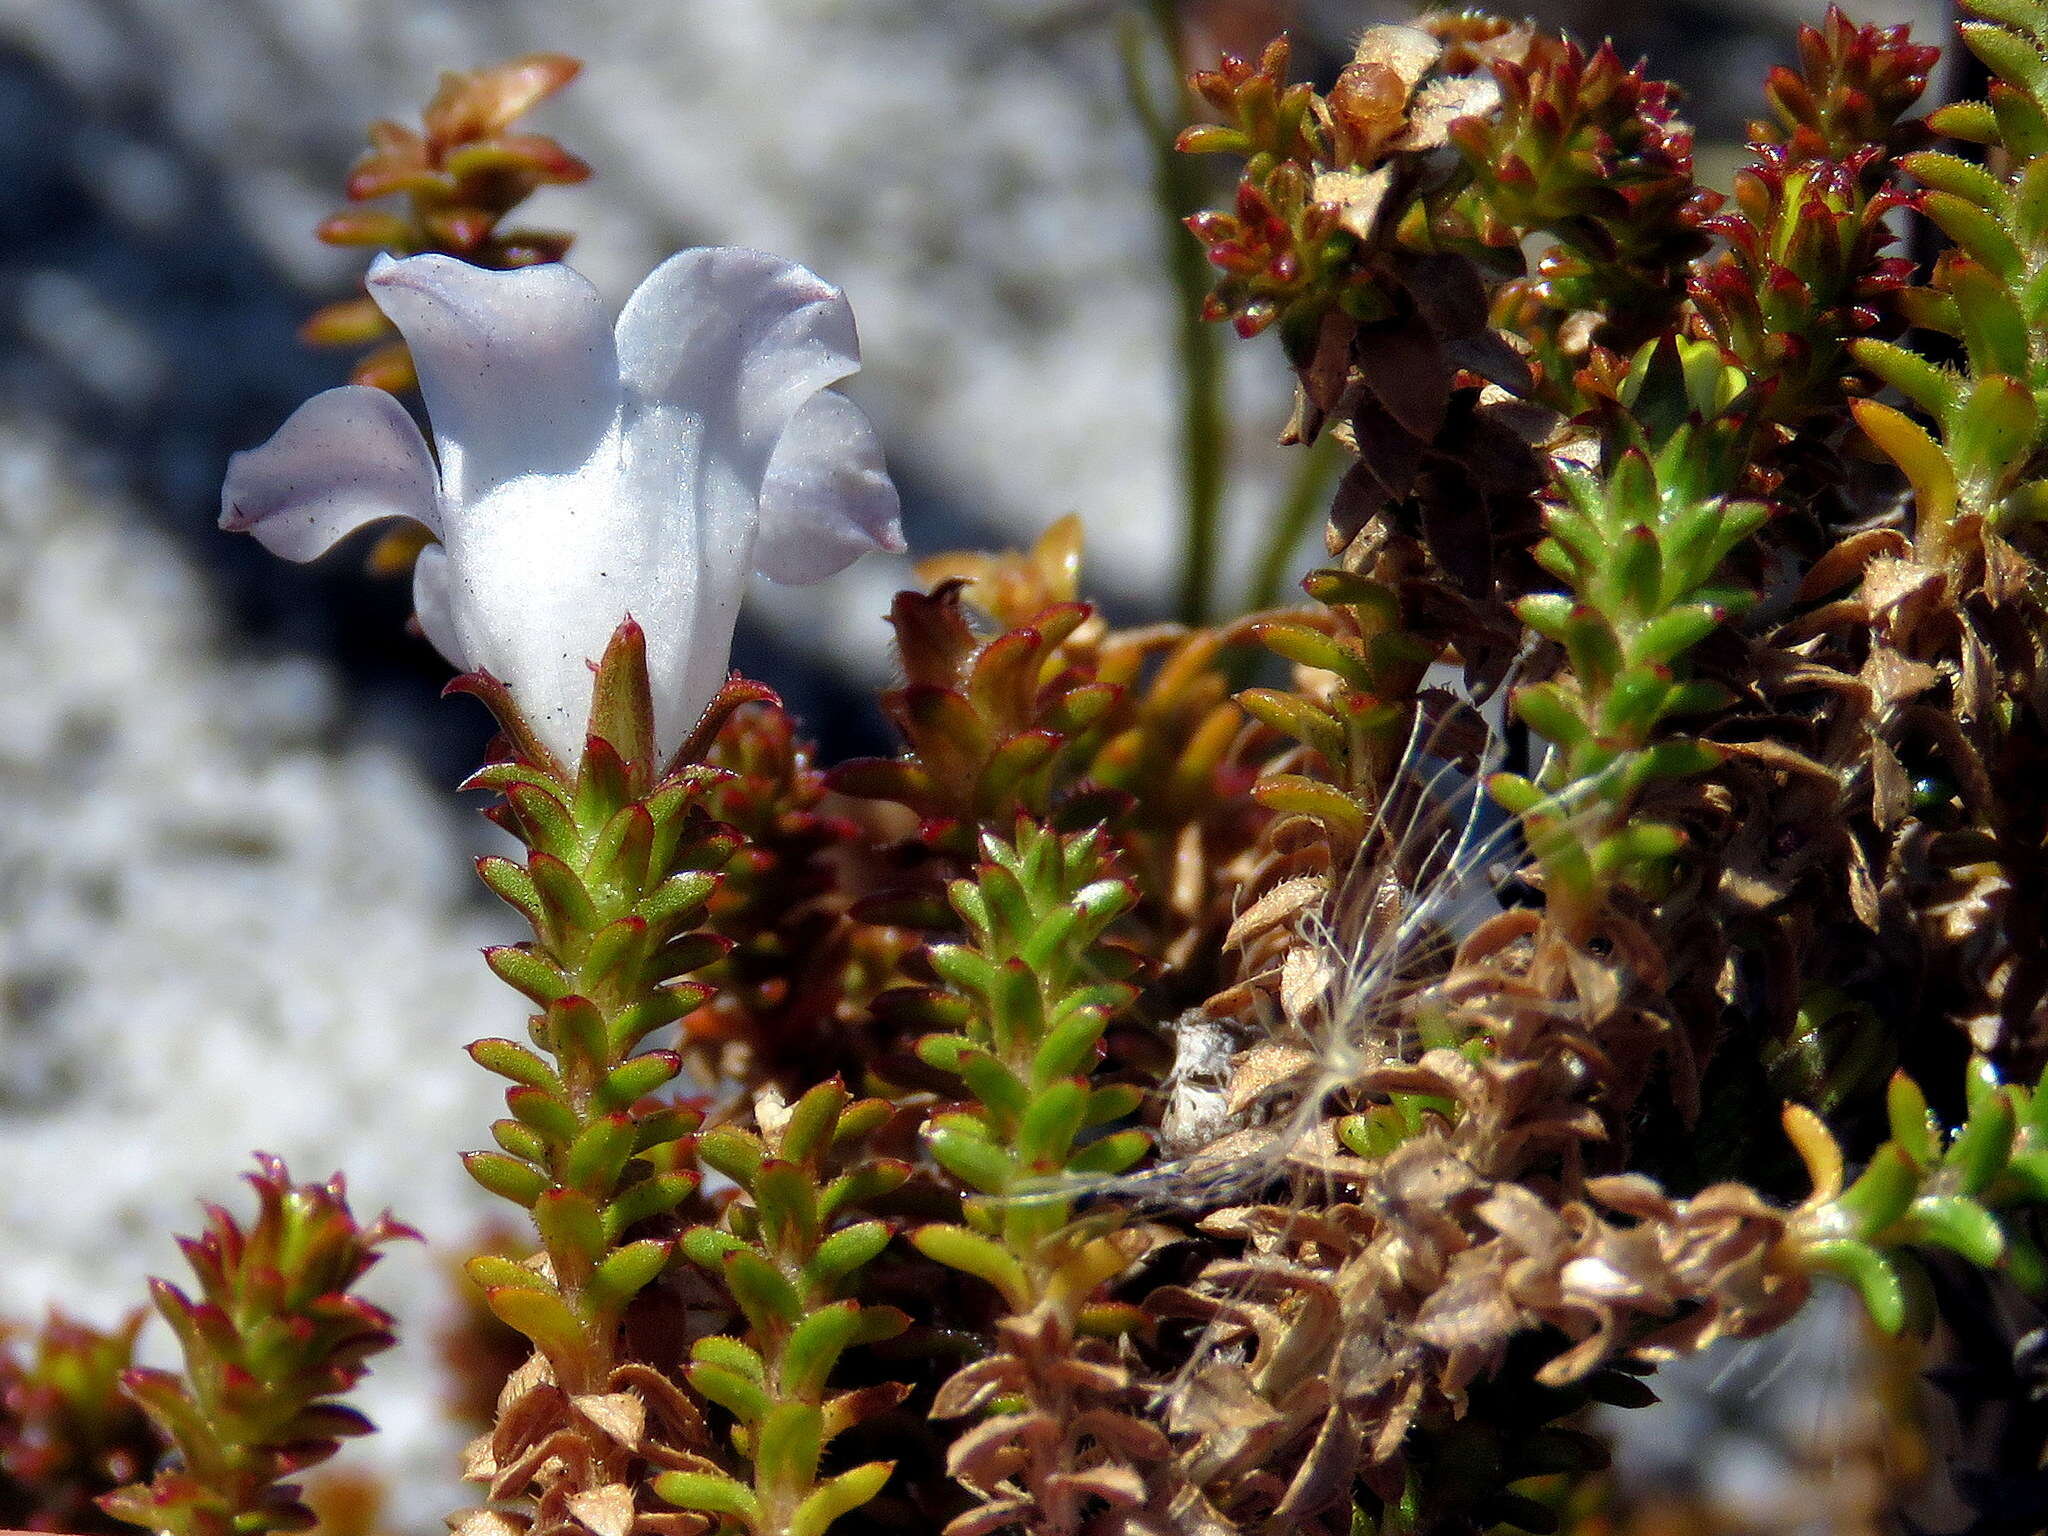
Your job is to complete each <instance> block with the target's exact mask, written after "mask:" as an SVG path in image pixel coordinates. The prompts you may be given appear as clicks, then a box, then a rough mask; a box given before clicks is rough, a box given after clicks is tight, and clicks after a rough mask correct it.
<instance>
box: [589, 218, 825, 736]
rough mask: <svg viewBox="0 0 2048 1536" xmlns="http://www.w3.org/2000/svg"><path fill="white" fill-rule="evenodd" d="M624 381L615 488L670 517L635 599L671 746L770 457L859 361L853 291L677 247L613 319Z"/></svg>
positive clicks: (728, 610) (747, 536)
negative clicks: (849, 297) (662, 489)
mask: <svg viewBox="0 0 2048 1536" xmlns="http://www.w3.org/2000/svg"><path fill="white" fill-rule="evenodd" d="M617 339H618V356H619V369H620V373H621V375H622V377H623V379H624V381H625V392H626V401H625V415H624V424H625V425H624V432H623V435H622V440H621V441H622V464H621V468H622V484H623V485H624V486H628V487H631V489H629V490H627V491H626V492H625V494H626V495H628V496H629V497H631V498H633V499H635V500H638V501H639V502H641V503H642V504H643V505H645V506H647V507H648V508H650V509H653V508H658V507H660V506H662V505H663V504H664V502H663V499H662V498H661V497H660V496H658V495H657V494H656V487H659V486H667V487H669V488H670V490H669V495H668V497H667V500H666V505H667V507H668V508H669V509H670V510H669V512H668V514H667V524H666V526H663V527H661V528H659V529H658V530H656V529H650V530H649V531H648V533H647V535H646V537H647V540H648V542H649V544H650V545H651V546H652V548H653V550H654V551H656V553H655V554H654V556H653V558H652V562H651V563H650V564H649V565H647V566H643V567H642V568H641V569H640V575H639V578H638V579H639V585H640V586H641V588H642V591H641V593H640V594H639V595H636V596H634V597H633V598H632V599H631V601H630V605H629V606H630V607H631V609H632V612H633V615H634V617H635V618H637V619H638V620H639V621H640V623H641V625H642V627H643V628H644V629H645V630H646V633H647V652H648V655H647V659H648V673H649V676H650V678H651V680H652V682H653V684H654V709H655V721H656V730H657V737H658V739H659V740H660V741H661V743H662V744H663V746H664V749H667V748H672V747H673V746H674V745H675V744H676V743H677V742H679V741H681V740H682V738H683V737H684V736H685V735H686V734H688V732H689V730H690V729H691V727H692V726H693V725H695V723H696V720H697V717H698V715H699V714H700V713H701V712H702V710H703V708H704V706H705V704H707V703H708V702H709V701H710V698H711V696H712V695H713V694H714V693H715V692H716V691H717V689H718V686H719V684H720V682H721V681H722V680H723V679H724V676H725V670H726V657H727V652H728V651H729V649H730V648H731V644H732V632H733V624H734V622H735V620H736V619H737V617H738V614H739V604H740V594H741V591H742V589H743V588H744V586H745V584H746V578H747V573H748V572H749V571H750V570H751V569H752V568H753V565H754V543H755V536H756V533H757V531H758V529H759V524H760V517H761V497H762V487H763V483H764V481H765V480H766V479H767V477H768V472H769V465H770V463H771V461H772V460H773V458H774V455H775V452H776V448H777V445H778V444H779V443H780V442H781V441H782V438H783V434H784V431H785V429H786V428H787V427H788V426H789V424H790V422H791V420H792V419H793V418H795V417H796V415H797V413H798V412H799V411H801V410H802V409H803V408H804V407H805V405H807V404H808V403H809V402H810V400H811V399H812V398H813V397H814V396H815V395H816V394H817V393H818V391H820V390H821V389H824V388H826V387H827V386H829V385H831V384H833V383H835V382H837V381H838V380H840V379H843V378H845V377H846V376H847V375H848V374H850V373H853V372H854V371H855V370H857V369H858V368H859V366H860V342H859V338H858V336H857V334H856V332H855V330H854V323H853V311H852V309H851V307H849V306H848V304H847V302H846V297H845V295H844V294H842V293H841V292H840V291H839V290H838V289H837V288H835V287H833V286H832V285H831V284H830V283H827V282H825V281H824V280H823V279H822V278H820V277H818V276H817V275H816V274H814V273H812V272H810V271H808V270H806V269H805V268H803V267H801V266H798V265H797V264H796V263H794V262H791V261H785V260H783V259H782V258H781V257H779V256H770V255H767V254H765V253H764V252H761V251H750V250H743V249H739V248H737V247H730V246H726V247H710V248H706V249H701V250H692V251H684V252H682V253H681V254H679V255H676V256H672V257H670V258H669V259H668V260H667V261H665V262H663V263H662V264H661V265H660V266H659V267H657V268H655V269H654V271H653V272H652V273H651V274H650V275H649V276H648V278H647V281H646V282H644V283H642V284H641V285H640V287H639V289H638V290H637V291H635V293H634V294H633V296H632V298H630V299H628V300H627V301H626V308H625V311H624V312H623V313H622V314H621V315H620V316H619V324H618V332H617Z"/></svg>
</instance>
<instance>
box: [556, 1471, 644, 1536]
mask: <svg viewBox="0 0 2048 1536" xmlns="http://www.w3.org/2000/svg"><path fill="white" fill-rule="evenodd" d="M569 1512H570V1513H571V1514H573V1515H574V1516H575V1517H576V1518H577V1519H578V1520H581V1521H582V1522H583V1523H584V1524H585V1525H586V1526H588V1527H589V1528H590V1529H591V1531H592V1532H593V1533H594V1536H629V1533H630V1532H631V1531H632V1529H633V1491H632V1490H631V1489H630V1488H628V1487H627V1486H626V1485H625V1484H624V1483H607V1484H605V1485H604V1486H603V1487H602V1488H592V1489H590V1490H589V1491H588V1492H585V1493H575V1494H571V1495H570V1496H569Z"/></svg>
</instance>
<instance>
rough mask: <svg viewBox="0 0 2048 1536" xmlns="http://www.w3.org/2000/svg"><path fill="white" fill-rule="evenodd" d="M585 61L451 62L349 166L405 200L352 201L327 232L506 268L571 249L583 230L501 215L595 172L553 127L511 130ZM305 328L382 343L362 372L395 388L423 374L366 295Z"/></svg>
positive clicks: (358, 196)
mask: <svg viewBox="0 0 2048 1536" xmlns="http://www.w3.org/2000/svg"><path fill="white" fill-rule="evenodd" d="M581 68H582V65H581V64H579V63H578V62H577V61H576V60H575V59H572V58H569V57H568V56H566V55H564V54H559V53H529V54H524V55H522V56H521V57H519V58H516V59H508V60H507V61H506V62H504V63H502V64H495V65H492V66H490V67H489V68H486V69H475V70H465V71H455V70H450V71H448V72H447V73H445V74H443V75H442V76H441V85H440V88H439V89H438V90H437V91H436V92H435V93H434V97H433V100H431V101H430V102H428V103H427V106H426V109H425V111H424V112H422V113H421V127H420V129H418V130H415V129H412V128H408V127H406V126H405V125H404V124H402V123H395V122H390V121H388V120H387V121H380V122H376V123H372V124H371V125H370V148H369V149H368V151H367V152H365V153H364V155H363V156H362V158H361V159H359V160H357V161H356V163H355V165H354V166H353V167H351V168H350V170H349V174H348V181H347V183H346V190H347V194H348V199H349V201H350V202H351V203H366V202H372V201H375V200H376V199H378V198H383V197H395V196H403V197H404V198H405V199H406V204H407V205H406V207H405V208H404V209H403V210H390V209H380V210H373V209H363V208H346V209H343V210H342V211H341V212H339V213H335V214H332V215H330V216H329V217H328V218H327V219H325V220H324V221H322V223H321V225H320V228H319V236H320V238H321V239H322V240H324V241H326V242H327V243H328V244H329V245H361V246H375V247H380V248H382V249H384V250H389V251H395V252H398V253H399V254H401V255H417V254H419V253H421V252H423V251H439V252H441V253H443V254H445V255H449V256H456V257H460V258H461V259H462V260H464V261H467V262H470V263H472V264H473V265H475V266H480V267H490V268H493V269H496V270H504V269H508V268H512V267H526V266H533V265H535V264H536V263H539V262H546V261H560V260H561V259H562V257H563V256H564V255H565V254H566V253H567V252H568V249H569V246H570V243H571V242H572V241H573V239H574V238H575V237H574V236H572V235H570V234H567V233H565V232H563V231H559V230H538V229H504V228H502V227H501V225H502V222H503V220H504V219H505V217H506V216H507V215H508V214H509V213H511V212H512V210H513V209H515V208H517V207H518V206H519V205H520V204H521V203H523V202H525V201H526V199H527V198H529V197H531V196H532V195H533V194H534V193H535V192H536V191H538V190H539V189H540V188H541V187H546V186H566V185H572V184H574V183H576V182H580V181H585V180H587V179H588V178H589V176H590V167H589V166H588V165H586V164H585V163H584V162H583V161H582V160H579V159H578V158H577V157H576V156H574V155H572V154H570V153H569V152H568V151H567V150H566V149H564V148H563V147H562V146H561V145H560V144H559V143H557V142H556V141H555V140H553V139H551V138H549V137H547V136H546V135H544V134H536V133H512V132H509V131H508V130H509V129H510V128H511V125H512V124H513V122H514V121H515V120H517V119H518V118H520V117H522V116H523V115H525V114H526V113H527V112H530V111H531V110H532V109H533V108H534V107H536V106H538V105H539V104H540V103H541V102H542V101H544V100H546V99H547V98H548V97H549V96H552V95H553V94H554V93H555V92H557V91H559V90H561V89H562V87H563V86H565V85H567V84H568V83H569V82H570V81H571V80H573V79H575V78H576V75H577V72H578V71H579V70H580V69H581ZM301 334H302V336H303V337H304V339H305V340H306V341H308V342H310V343H312V344H313V345H316V346H363V345H372V344H377V343H382V344H381V345H378V346H377V349H376V350H375V351H373V352H371V353H370V354H369V355H368V356H367V357H365V358H364V359H363V360H362V361H361V362H360V363H359V364H358V365H357V367H356V371H355V382H356V383H358V384H374V385H377V386H379V387H380V388H384V389H389V390H393V391H398V390H404V389H409V388H411V387H412V385H413V383H414V376H413V371H412V362H411V359H410V358H409V357H408V356H407V354H406V350H405V345H404V343H403V342H395V341H388V340H386V338H388V337H389V336H391V334H392V326H391V324H390V322H388V321H387V320H386V319H385V318H384V316H383V314H382V312H381V311H379V310H378V308H377V306H376V305H375V304H373V303H371V302H370V299H369V298H368V296H367V295H364V296H359V297H357V298H353V299H346V300H343V301H342V302H341V303H338V304H330V305H328V306H327V307H326V308H325V309H322V310H320V311H319V312H318V313H317V314H315V315H314V316H313V317H312V318H311V319H309V320H308V321H307V322H306V324H305V327H304V328H303V330H302V332H301Z"/></svg>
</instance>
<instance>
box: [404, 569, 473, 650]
mask: <svg viewBox="0 0 2048 1536" xmlns="http://www.w3.org/2000/svg"><path fill="white" fill-rule="evenodd" d="M412 611H413V612H414V613H415V614H416V615H417V616H418V617H419V621H420V633H421V634H423V635H425V636H426V637H427V639H428V640H429V641H431V642H432V643H433V647H434V649H435V650H437V651H439V652H440V653H441V654H442V655H443V656H445V657H447V658H448V660H449V662H450V663H451V664H452V665H454V666H458V667H461V668H463V669H464V670H465V671H467V670H468V669H469V666H470V663H469V662H468V661H466V660H465V659H464V658H463V655H462V647H461V645H460V644H459V643H458V641H457V638H456V629H455V599H454V595H453V593H452V592H451V591H450V590H449V585H448V551H447V550H446V549H445V548H443V547H442V546H441V545H439V544H429V545H428V546H427V547H426V548H425V549H423V550H421V551H420V554H419V558H418V559H417V560H415V561H414V562H413V567H412Z"/></svg>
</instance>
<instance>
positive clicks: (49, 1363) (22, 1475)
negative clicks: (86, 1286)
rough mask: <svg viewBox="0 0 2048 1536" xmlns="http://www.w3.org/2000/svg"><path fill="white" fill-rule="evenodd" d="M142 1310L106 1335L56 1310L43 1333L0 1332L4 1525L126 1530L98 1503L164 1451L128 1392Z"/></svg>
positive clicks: (1, 1505) (1, 1517)
mask: <svg viewBox="0 0 2048 1536" xmlns="http://www.w3.org/2000/svg"><path fill="white" fill-rule="evenodd" d="M144 1316H145V1314H144V1313H142V1312H135V1313H131V1314H130V1315H129V1316H128V1317H127V1318H126V1319H125V1320H123V1321H122V1322H121V1323H120V1324H119V1325H118V1326H116V1327H114V1328H111V1329H109V1330H107V1331H105V1332H102V1331H101V1330H99V1329H97V1328H94V1327H91V1326H90V1325H88V1324H86V1323H82V1322H79V1321H78V1320H77V1319H76V1318H72V1317H67V1316H65V1315H64V1314H63V1313H62V1312H58V1311H52V1312H51V1313H50V1316H49V1318H48V1319H47V1320H46V1321H45V1322H44V1323H43V1325H42V1327H40V1328H38V1329H34V1330H29V1329H26V1328H23V1329H19V1330H0V1521H4V1522H5V1523H6V1524H8V1525H9V1526H12V1527H14V1528H16V1529H20V1530H30V1531H72V1532H80V1533H84V1532H95V1531H104V1530H114V1529H118V1527H117V1526H115V1525H114V1524H113V1523H112V1522H110V1521H109V1520H108V1519H107V1518H106V1516H104V1515H102V1514H101V1513H100V1511H99V1509H98V1508H97V1507H96V1506H95V1504H94V1502H93V1501H94V1500H95V1499H96V1498H97V1497H98V1496H99V1495H101V1494H103V1493H106V1492H108V1491H109V1490H111V1489H114V1488H118V1487H119V1486H121V1484H123V1483H126V1482H131V1481H133V1480H134V1479H135V1478H138V1477H140V1476H142V1474H143V1473H145V1472H147V1471H148V1470H149V1469H150V1466H151V1465H152V1463H154V1462H155V1460H156V1457H157V1453H158V1451H159V1450H160V1449H161V1448H162V1446H161V1442H160V1441H159V1440H158V1438H157V1436H156V1434H155V1433H154V1431H152V1430H151V1428H150V1426H149V1421H148V1420H147V1419H146V1418H144V1417H143V1415H142V1412H141V1410H139V1409H138V1408H137V1407H136V1406H135V1405H134V1403H132V1402H130V1401H129V1400H128V1398H127V1397H126V1396H124V1395H123V1393H122V1391H121V1375H122V1373H123V1372H124V1371H126V1370H127V1369H128V1367H129V1365H130V1363H131V1362H132V1360H133V1358H134V1354H135V1336H136V1334H137V1332H138V1331H140V1329H141V1327H142V1320H143V1317H144ZM23 1346H26V1348H24V1347H23Z"/></svg>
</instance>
